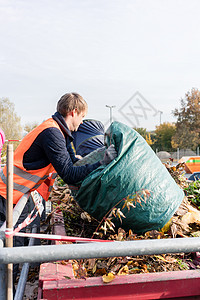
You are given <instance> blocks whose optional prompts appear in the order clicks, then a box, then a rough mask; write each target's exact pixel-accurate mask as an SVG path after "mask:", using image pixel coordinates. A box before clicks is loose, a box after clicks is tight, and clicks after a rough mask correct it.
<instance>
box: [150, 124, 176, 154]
mask: <svg viewBox="0 0 200 300" xmlns="http://www.w3.org/2000/svg"><path fill="white" fill-rule="evenodd" d="M175 131H176V127H175V125H174V124H172V123H169V122H165V123H162V124H160V125H159V126H156V130H155V135H156V141H155V143H154V148H155V147H156V148H157V149H159V150H162V151H171V150H172V144H171V141H172V136H173V135H174V134H175Z"/></svg>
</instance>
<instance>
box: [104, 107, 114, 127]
mask: <svg viewBox="0 0 200 300" xmlns="http://www.w3.org/2000/svg"><path fill="white" fill-rule="evenodd" d="M106 107H108V108H109V109H110V124H111V123H112V109H113V108H114V107H115V105H111V106H110V105H106Z"/></svg>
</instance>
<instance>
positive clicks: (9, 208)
mask: <svg viewBox="0 0 200 300" xmlns="http://www.w3.org/2000/svg"><path fill="white" fill-rule="evenodd" d="M6 198H7V201H6V228H8V229H10V230H12V229H13V145H12V144H9V145H8V146H7V197H6ZM6 247H9V248H12V247H13V237H12V236H11V237H8V238H6ZM12 299H13V265H12V263H9V264H8V266H7V300H12Z"/></svg>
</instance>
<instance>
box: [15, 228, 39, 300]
mask: <svg viewBox="0 0 200 300" xmlns="http://www.w3.org/2000/svg"><path fill="white" fill-rule="evenodd" d="M36 232H37V225H33V229H32V233H36ZM34 240H35V239H34V238H30V241H29V244H28V246H29V247H30V246H33V245H34ZM29 265H30V264H29V263H24V264H23V267H22V271H21V274H20V278H19V281H18V285H17V289H16V293H15V297H14V300H21V299H23V296H24V291H25V287H26V282H27V277H28V271H29Z"/></svg>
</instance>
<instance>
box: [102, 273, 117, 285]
mask: <svg viewBox="0 0 200 300" xmlns="http://www.w3.org/2000/svg"><path fill="white" fill-rule="evenodd" d="M102 279H103V282H104V283H109V282H111V281H113V280H114V279H115V275H114V274H113V273H108V275H103V276H102Z"/></svg>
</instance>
